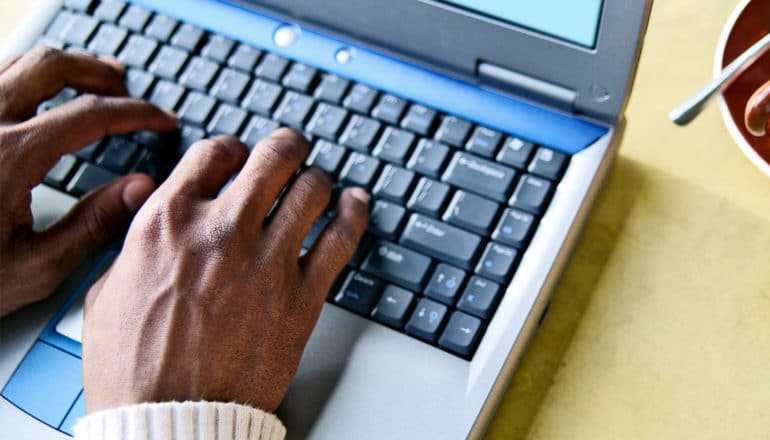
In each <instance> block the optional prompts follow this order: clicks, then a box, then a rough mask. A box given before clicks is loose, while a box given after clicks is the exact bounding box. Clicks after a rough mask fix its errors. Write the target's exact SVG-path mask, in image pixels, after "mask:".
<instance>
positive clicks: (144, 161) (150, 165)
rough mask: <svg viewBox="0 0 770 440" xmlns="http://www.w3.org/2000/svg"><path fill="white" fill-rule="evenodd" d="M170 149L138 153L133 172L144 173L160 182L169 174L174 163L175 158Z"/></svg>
mask: <svg viewBox="0 0 770 440" xmlns="http://www.w3.org/2000/svg"><path fill="white" fill-rule="evenodd" d="M170 153H173V152H172V151H171V150H170V149H166V150H163V149H155V150H144V151H142V152H141V153H140V155H139V159H138V160H137V163H136V166H135V167H134V169H133V171H134V172H137V173H144V174H147V175H149V176H150V177H152V178H153V179H155V181H156V182H162V181H164V180H165V179H166V177H168V175H169V174H170V173H171V170H172V169H173V168H174V164H175V163H176V157H175V155H174V154H170Z"/></svg>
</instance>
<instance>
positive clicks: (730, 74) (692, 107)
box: [668, 34, 770, 125]
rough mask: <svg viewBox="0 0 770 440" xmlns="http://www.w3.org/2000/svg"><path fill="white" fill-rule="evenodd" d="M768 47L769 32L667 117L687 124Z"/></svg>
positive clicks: (769, 45) (769, 42)
mask: <svg viewBox="0 0 770 440" xmlns="http://www.w3.org/2000/svg"><path fill="white" fill-rule="evenodd" d="M768 48H770V34H767V35H765V36H764V37H763V38H762V39H761V40H759V41H757V42H756V43H754V45H753V46H751V47H750V48H748V49H747V50H746V52H743V53H742V54H740V55H739V56H738V58H736V59H735V60H734V61H733V62H732V63H730V64H728V65H727V67H725V68H724V70H722V73H720V74H719V76H718V77H716V78H714V79H713V80H712V81H711V82H709V83H708V84H706V85H705V86H704V87H703V88H702V89H700V90H698V92H697V93H695V94H694V95H693V96H691V97H690V98H688V99H687V100H686V101H684V102H683V103H681V104H679V105H678V106H677V107H676V108H675V109H674V110H672V111H671V113H669V115H668V117H669V119H671V121H673V122H674V123H675V124H676V125H687V124H689V123H690V122H691V121H692V120H693V119H695V117H696V116H698V115H699V114H700V112H701V110H703V107H705V105H706V103H707V102H708V101H709V100H710V99H711V98H712V97H713V96H714V95H715V94H717V93H718V92H720V91H722V90H723V89H724V88H726V87H727V86H729V85H730V84H731V83H732V82H733V80H734V79H735V78H737V77H738V75H740V74H741V73H743V71H744V70H745V69H746V68H747V67H748V66H749V65H751V63H753V62H754V61H756V60H757V58H759V56H760V55H762V53H764V51H765V50H766V49H768Z"/></svg>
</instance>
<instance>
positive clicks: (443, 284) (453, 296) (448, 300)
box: [425, 263, 465, 306]
mask: <svg viewBox="0 0 770 440" xmlns="http://www.w3.org/2000/svg"><path fill="white" fill-rule="evenodd" d="M463 281H465V271H462V270H460V269H458V268H456V267H454V266H450V265H448V264H446V263H440V264H439V265H438V266H436V270H435V271H433V276H431V278H430V281H429V282H428V287H426V288H425V295H427V296H429V297H431V298H433V299H435V300H436V301H439V302H442V303H444V304H447V305H450V306H451V305H454V303H455V301H457V294H458V293H460V286H462V284H463Z"/></svg>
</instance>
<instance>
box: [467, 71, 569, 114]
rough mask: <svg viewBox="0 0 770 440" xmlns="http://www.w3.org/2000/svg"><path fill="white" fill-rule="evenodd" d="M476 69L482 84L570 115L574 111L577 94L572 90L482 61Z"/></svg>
mask: <svg viewBox="0 0 770 440" xmlns="http://www.w3.org/2000/svg"><path fill="white" fill-rule="evenodd" d="M477 69H478V70H477V75H478V78H479V80H480V81H481V83H482V84H489V85H491V86H493V87H497V88H499V89H502V90H503V91H506V92H511V93H514V94H517V95H521V96H523V97H525V98H529V99H532V100H534V101H537V102H541V103H544V104H546V105H550V106H554V107H557V108H559V109H560V110H564V111H567V112H570V113H572V112H573V111H574V110H575V101H576V100H577V92H575V91H574V90H572V89H568V88H566V87H562V86H559V85H556V84H553V83H550V82H547V81H543V80H541V79H537V78H532V77H531V76H527V75H524V74H522V73H518V72H514V71H513V70H510V69H506V68H504V67H500V66H496V65H494V64H490V63H487V62H484V61H482V62H479V63H478V67H477Z"/></svg>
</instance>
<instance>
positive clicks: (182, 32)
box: [171, 23, 204, 52]
mask: <svg viewBox="0 0 770 440" xmlns="http://www.w3.org/2000/svg"><path fill="white" fill-rule="evenodd" d="M203 35H204V32H203V29H201V28H199V27H197V26H193V25H191V24H188V23H184V24H182V25H181V26H180V27H179V29H177V31H176V32H175V33H174V36H173V37H171V44H173V45H174V46H177V47H181V48H182V49H185V50H187V51H190V52H195V50H196V49H198V46H199V45H200V44H201V40H203Z"/></svg>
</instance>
